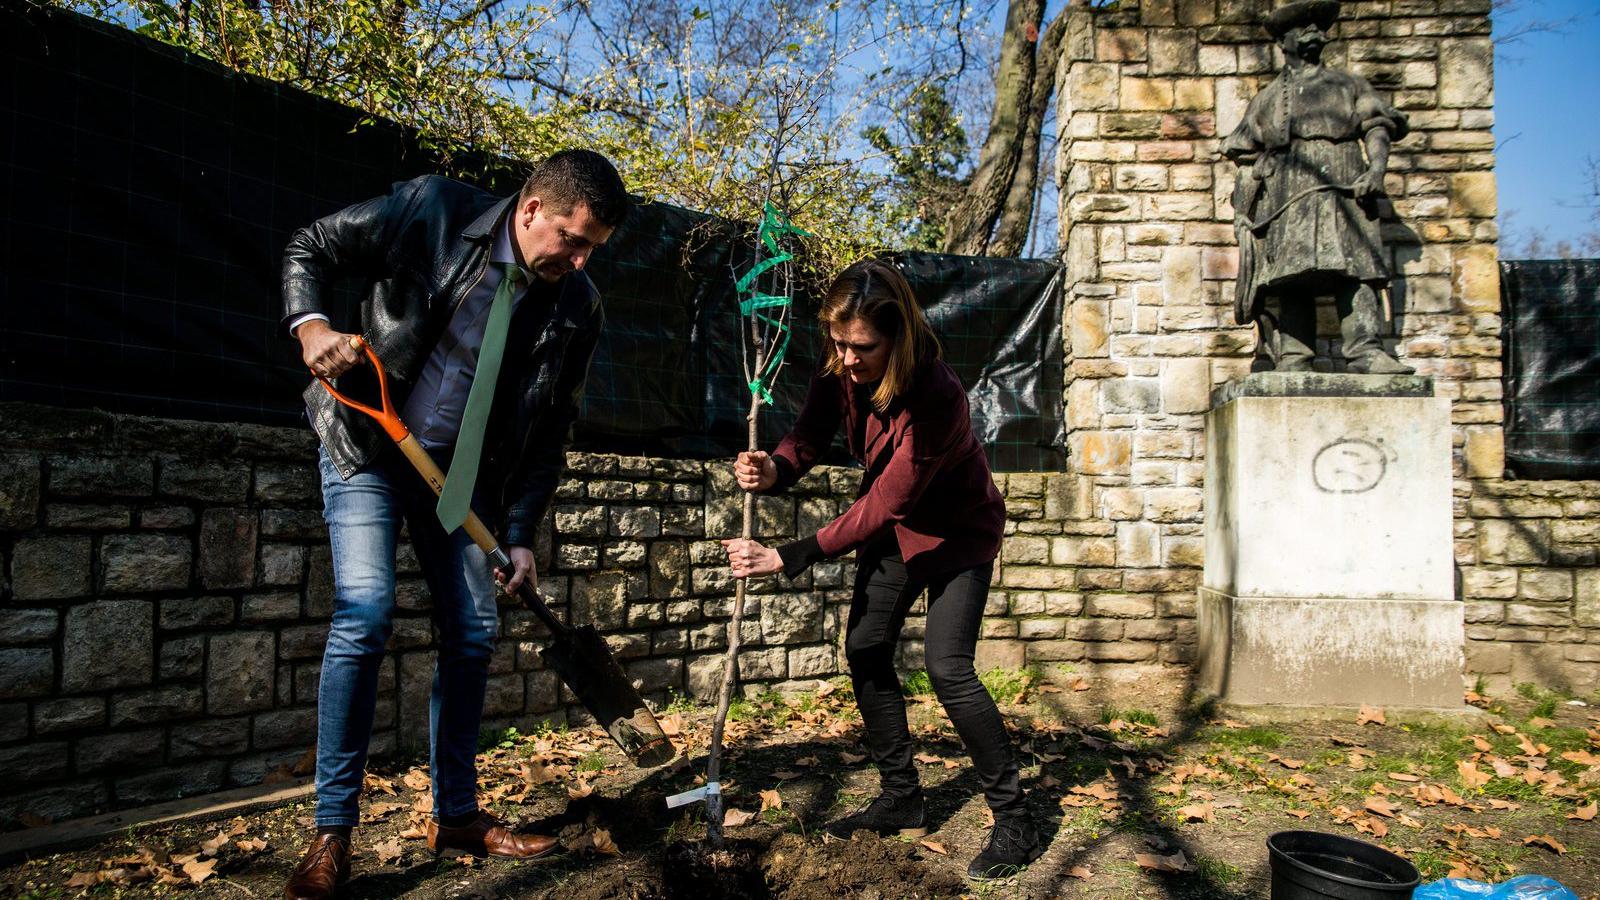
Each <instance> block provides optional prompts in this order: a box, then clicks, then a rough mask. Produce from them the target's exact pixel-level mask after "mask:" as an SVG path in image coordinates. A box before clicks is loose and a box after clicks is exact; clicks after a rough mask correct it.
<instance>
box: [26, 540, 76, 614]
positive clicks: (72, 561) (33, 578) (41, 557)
mask: <svg viewBox="0 0 1600 900" xmlns="http://www.w3.org/2000/svg"><path fill="white" fill-rule="evenodd" d="M89 540H90V539H89V538H87V537H43V538H24V539H22V540H19V541H17V543H16V547H15V548H14V549H13V550H12V555H11V591H12V594H13V596H14V598H15V600H16V601H22V602H27V601H33V600H65V599H67V598H70V597H81V596H83V595H85V594H87V593H89V572H90V567H89Z"/></svg>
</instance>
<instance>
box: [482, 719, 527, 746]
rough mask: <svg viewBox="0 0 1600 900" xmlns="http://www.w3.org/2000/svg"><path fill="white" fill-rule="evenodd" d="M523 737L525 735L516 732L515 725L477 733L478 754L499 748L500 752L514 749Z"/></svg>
mask: <svg viewBox="0 0 1600 900" xmlns="http://www.w3.org/2000/svg"><path fill="white" fill-rule="evenodd" d="M524 737H525V735H523V733H522V732H520V731H518V730H517V726H515V725H512V726H510V727H509V728H504V729H498V730H497V729H492V728H491V729H489V730H487V731H482V732H479V734H478V752H479V753H482V752H484V751H486V750H489V749H491V748H494V747H499V748H500V749H502V750H510V749H511V748H512V747H515V746H516V745H517V744H518V742H520V741H521V740H522V739H523V738H524Z"/></svg>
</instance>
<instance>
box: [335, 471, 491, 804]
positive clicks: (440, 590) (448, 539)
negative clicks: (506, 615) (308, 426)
mask: <svg viewBox="0 0 1600 900" xmlns="http://www.w3.org/2000/svg"><path fill="white" fill-rule="evenodd" d="M318 453H319V457H320V458H319V465H320V467H321V473H322V503H323V518H324V519H326V520H327V522H328V537H329V541H330V543H331V544H332V546H333V581H334V609H333V622H332V624H331V626H330V627H329V629H328V646H327V650H326V651H325V652H324V653H323V656H322V684H321V686H320V688H319V690H318V696H317V824H318V825H355V824H357V819H358V817H359V814H360V806H359V801H360V797H361V782H362V778H363V776H364V774H365V770H366V765H367V744H368V742H369V741H370V740H371V737H372V718H373V710H374V707H376V705H377V698H378V667H379V665H380V664H382V662H383V654H384V647H385V646H386V645H387V644H388V643H389V635H390V633H391V632H392V631H393V619H394V606H395V602H394V590H395V574H394V559H395V546H396V543H397V542H398V540H399V537H400V524H401V522H402V521H404V522H405V523H406V525H407V526H408V527H409V529H410V534H411V544H412V546H413V547H414V548H415V549H416V552H417V560H418V562H420V563H421V565H422V572H423V575H424V576H425V577H426V578H427V582H428V590H429V592H430V593H431V594H432V597H433V618H434V625H435V627H436V628H437V630H438V662H437V664H436V666H435V668H434V674H433V697H432V700H431V702H430V705H429V733H428V737H429V741H430V745H431V756H430V763H431V771H432V775H433V811H434V815H435V816H462V815H469V814H471V813H473V812H474V811H476V810H477V808H478V800H477V793H478V772H477V766H476V762H477V752H478V725H479V720H480V719H481V718H482V716H483V694H484V688H485V685H486V684H487V682H488V679H489V656H490V654H491V653H493V651H494V639H495V633H496V630H497V627H498V622H499V620H498V617H497V615H496V609H495V583H494V577H493V574H492V573H491V571H490V567H489V561H488V559H487V558H486V557H485V556H484V553H483V551H482V550H479V549H478V548H477V546H475V545H474V544H473V543H472V540H471V539H470V538H468V537H467V535H466V532H465V531H463V530H461V529H459V528H458V529H456V531H455V533H454V534H450V535H446V534H445V533H444V529H443V528H442V527H440V525H439V520H438V518H436V517H435V515H434V502H435V499H434V496H433V493H432V492H431V491H430V490H429V489H428V487H427V485H426V484H424V482H423V480H422V477H421V476H420V475H418V474H417V473H416V472H415V470H413V469H412V468H411V467H410V465H409V464H408V463H407V462H406V461H405V459H404V458H403V457H402V456H401V455H400V453H399V452H398V451H397V450H392V449H389V448H385V450H384V451H383V452H382V453H381V454H379V456H378V458H377V459H376V460H374V461H373V462H371V463H369V464H367V465H366V466H364V467H363V468H361V469H360V470H359V471H357V472H356V473H355V474H354V475H352V476H350V479H349V480H348V481H346V480H344V479H343V478H341V477H339V472H338V470H337V469H335V468H334V467H333V463H332V462H331V461H330V460H329V459H328V454H327V452H326V451H322V450H319V451H318Z"/></svg>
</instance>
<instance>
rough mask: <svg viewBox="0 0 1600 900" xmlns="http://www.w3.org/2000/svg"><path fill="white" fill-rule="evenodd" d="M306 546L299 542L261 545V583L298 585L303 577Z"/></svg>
mask: <svg viewBox="0 0 1600 900" xmlns="http://www.w3.org/2000/svg"><path fill="white" fill-rule="evenodd" d="M305 571H306V548H304V547H302V546H300V545H299V544H262V545H261V583H262V584H263V585H268V586H276V585H286V584H294V585H298V584H300V583H301V581H303V580H304V578H305Z"/></svg>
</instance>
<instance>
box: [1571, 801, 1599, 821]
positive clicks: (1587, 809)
mask: <svg viewBox="0 0 1600 900" xmlns="http://www.w3.org/2000/svg"><path fill="white" fill-rule="evenodd" d="M1596 812H1600V804H1596V803H1595V802H1593V801H1590V802H1589V804H1588V805H1587V806H1580V807H1578V808H1577V809H1575V810H1573V811H1572V815H1569V816H1567V818H1569V819H1577V820H1578V821H1580V822H1588V821H1590V820H1591V819H1593V818H1594V816H1595V813H1596Z"/></svg>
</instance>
